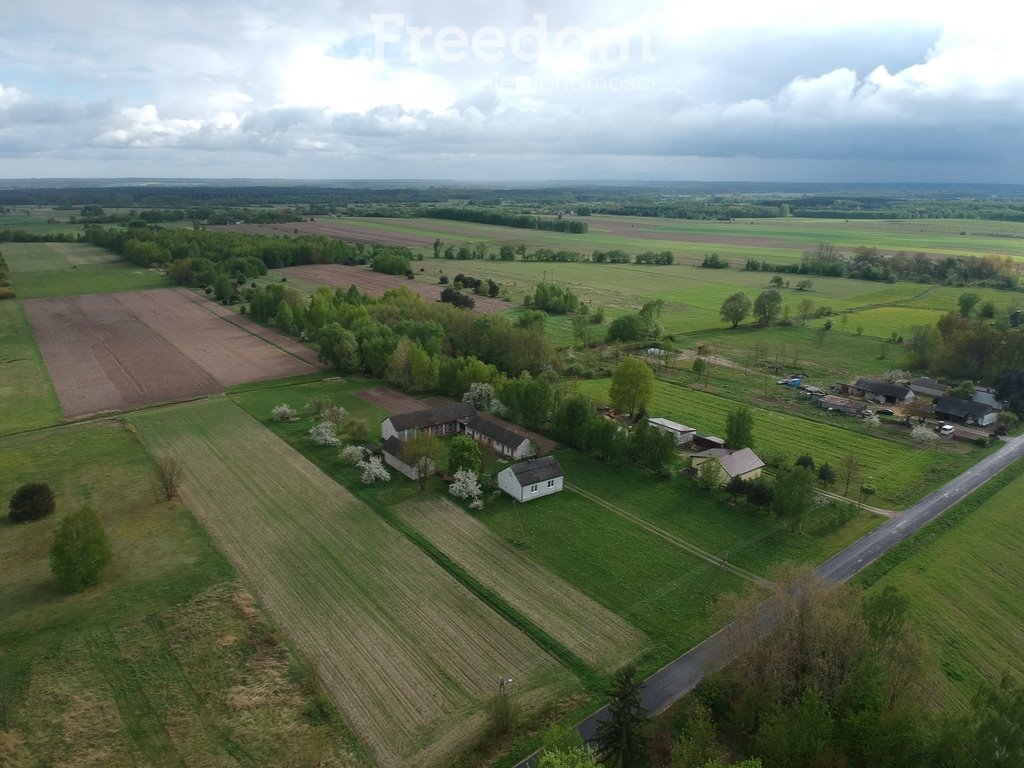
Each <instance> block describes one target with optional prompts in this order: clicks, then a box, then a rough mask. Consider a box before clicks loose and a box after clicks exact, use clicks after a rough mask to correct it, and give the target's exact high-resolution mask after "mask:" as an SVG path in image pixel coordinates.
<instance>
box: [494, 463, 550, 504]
mask: <svg viewBox="0 0 1024 768" xmlns="http://www.w3.org/2000/svg"><path fill="white" fill-rule="evenodd" d="M564 482H565V473H564V472H563V471H562V467H561V466H560V465H559V463H558V460H557V459H556V458H555V457H554V456H544V457H542V458H539V459H533V460H531V461H524V462H523V463H522V464H513V465H512V466H511V467H505V469H503V470H501V472H499V473H498V487H499V488H501V490H503V491H504V492H505V493H507V494H508V495H509V496H511V497H512V498H513V499H515V500H516V501H531V500H533V499H539V498H540V497H541V496H550V495H551V494H552V493H558V492H559V491H561V490H562V486H563V484H564Z"/></svg>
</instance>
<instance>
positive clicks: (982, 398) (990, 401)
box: [971, 387, 1003, 411]
mask: <svg viewBox="0 0 1024 768" xmlns="http://www.w3.org/2000/svg"><path fill="white" fill-rule="evenodd" d="M971 400H973V401H974V402H976V403H982V404H983V405H990V406H992V409H993V410H996V411H999V410H1002V407H1003V404H1002V403H1000V402H999V401H998V400H997V399H996V395H995V392H993V391H992V390H991V389H987V388H985V387H978V388H977V389H975V390H974V397H972V398H971Z"/></svg>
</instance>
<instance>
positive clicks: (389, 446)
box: [380, 437, 437, 480]
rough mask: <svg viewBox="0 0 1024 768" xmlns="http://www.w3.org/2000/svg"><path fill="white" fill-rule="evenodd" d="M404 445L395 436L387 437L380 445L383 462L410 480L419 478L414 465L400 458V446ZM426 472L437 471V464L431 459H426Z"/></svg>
mask: <svg viewBox="0 0 1024 768" xmlns="http://www.w3.org/2000/svg"><path fill="white" fill-rule="evenodd" d="M404 446H405V443H403V442H402V441H401V440H399V439H398V438H397V437H389V438H388V439H387V440H385V441H384V445H382V446H381V449H380V452H381V456H382V457H383V458H384V463H385V464H387V465H388V466H389V467H391V468H392V469H395V470H398V471H399V472H401V473H402V474H403V475H405V476H406V477H408V478H409V479H410V480H419V479H420V474H419V472H418V471H417V470H416V467H414V466H412V465H411V464H406V462H405V459H403V458H402V448H403V447H404ZM427 462H428V465H427V474H428V475H432V474H434V472H436V471H437V465H436V464H435V463H434V460H433V459H427Z"/></svg>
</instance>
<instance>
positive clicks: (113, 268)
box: [0, 243, 172, 299]
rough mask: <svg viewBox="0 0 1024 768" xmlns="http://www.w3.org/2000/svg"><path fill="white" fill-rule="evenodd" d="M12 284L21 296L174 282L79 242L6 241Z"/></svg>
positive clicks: (108, 290)
mask: <svg viewBox="0 0 1024 768" xmlns="http://www.w3.org/2000/svg"><path fill="white" fill-rule="evenodd" d="M0 252H2V253H3V255H4V260H5V261H6V262H7V265H8V266H9V267H10V270H11V284H12V286H13V287H14V290H15V291H16V292H17V294H18V298H21V299H39V298H44V297H46V296H75V295H78V294H83V293H112V292H115V291H137V290H143V289H146V288H166V287H168V286H170V285H172V283H171V281H170V280H168V279H167V278H166V277H164V276H163V275H158V274H157V273H156V272H153V271H152V270H148V269H144V268H143V267H139V266H136V265H134V264H129V263H128V262H125V261H118V260H117V257H116V256H115V255H114V254H111V253H109V252H108V251H105V250H103V249H101V248H96V247H95V246H92V245H83V244H80V243H4V244H3V246H2V247H0Z"/></svg>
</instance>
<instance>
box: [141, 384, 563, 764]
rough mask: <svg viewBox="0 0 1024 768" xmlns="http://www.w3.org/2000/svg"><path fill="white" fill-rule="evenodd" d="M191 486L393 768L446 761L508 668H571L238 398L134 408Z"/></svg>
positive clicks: (221, 539) (476, 724)
mask: <svg viewBox="0 0 1024 768" xmlns="http://www.w3.org/2000/svg"><path fill="white" fill-rule="evenodd" d="M132 420H133V422H135V423H136V424H137V425H138V427H139V429H140V431H141V433H142V436H143V440H144V442H145V443H146V444H147V445H148V446H150V447H151V448H152V449H153V450H154V451H157V452H166V453H169V454H171V455H173V456H175V457H176V458H177V459H178V460H179V461H180V462H181V463H182V464H183V465H184V466H185V468H186V473H187V479H186V482H185V484H184V486H183V490H182V496H183V498H184V499H186V500H187V502H188V503H189V504H190V506H191V507H192V508H193V509H194V510H195V511H196V514H197V515H198V517H199V518H200V520H201V521H202V522H203V523H204V524H205V525H206V526H207V528H208V529H209V531H210V532H211V534H212V535H213V537H214V539H215V540H216V541H217V543H218V544H219V545H220V547H221V548H222V549H223V551H224V552H225V553H226V554H227V556H228V558H229V559H230V560H232V562H233V563H234V564H235V565H236V567H237V568H238V570H239V572H240V573H241V574H242V576H243V577H244V578H245V580H246V582H247V583H248V584H249V585H251V587H252V588H253V589H254V591H255V592H256V593H257V595H258V596H259V597H260V599H261V601H262V602H263V604H264V605H265V606H266V607H267V609H268V610H269V611H270V613H271V615H272V616H274V618H275V620H276V621H277V622H278V623H279V624H280V625H281V626H282V627H283V628H284V629H285V631H286V632H287V633H288V634H289V637H290V638H291V639H292V640H293V642H294V643H295V646H296V647H297V648H298V649H299V650H300V652H302V653H303V655H304V656H305V657H306V658H307V659H308V660H309V661H310V663H311V664H312V666H313V668H314V669H315V670H316V672H317V673H318V675H319V677H320V679H321V681H322V682H323V684H324V686H325V688H326V689H327V690H328V691H329V693H330V694H331V696H332V698H333V699H334V701H335V702H336V704H337V705H338V707H339V709H340V710H341V711H342V712H343V714H344V715H345V716H346V718H347V719H348V721H349V722H350V723H351V724H352V725H353V727H354V728H355V730H356V732H357V733H358V734H359V736H360V737H361V739H362V741H363V742H364V743H365V744H366V745H367V747H368V748H369V749H370V750H371V751H372V752H373V754H374V756H375V759H376V761H377V762H378V764H380V765H382V766H398V765H432V764H444V762H445V760H446V758H448V757H449V756H450V755H451V754H452V752H453V751H455V750H457V749H458V748H460V747H464V746H465V744H466V743H468V742H469V741H471V740H472V738H473V736H474V735H475V734H476V733H477V732H478V731H479V728H480V726H481V724H482V721H483V715H482V713H481V702H482V701H483V700H484V699H486V698H488V697H490V696H492V695H493V694H494V691H495V685H496V680H497V678H498V677H500V676H501V675H502V674H507V673H508V671H509V670H518V669H525V668H530V669H531V670H532V673H531V674H529V675H527V676H526V677H525V678H517V684H519V685H520V687H519V689H518V690H520V691H521V692H522V694H523V697H524V700H532V701H533V702H534V703H539V700H543V699H544V698H545V695H546V694H547V693H552V694H553V693H555V691H556V690H557V693H559V694H561V693H565V692H566V690H567V689H568V688H569V687H571V686H572V685H573V684H574V683H573V679H572V678H571V676H570V675H569V674H568V673H567V672H565V671H564V669H562V668H561V667H559V666H558V665H557V663H555V662H554V661H553V660H549V659H545V657H544V654H543V653H542V652H541V651H540V650H539V649H538V647H537V646H535V645H534V644H533V643H532V642H531V641H530V640H529V639H527V637H526V636H525V635H524V634H523V633H521V632H520V631H518V630H516V629H514V628H513V627H511V626H510V625H509V624H508V623H506V622H505V621H504V620H503V619H502V618H501V617H499V616H498V614H496V613H495V612H493V611H492V610H491V609H490V608H488V607H487V606H486V605H485V604H484V603H482V602H481V601H480V600H478V599H477V598H476V597H475V596H474V595H473V594H472V593H470V592H469V591H468V590H466V589H465V588H464V587H462V586H461V585H460V584H458V582H456V581H455V580H454V579H453V578H452V577H451V576H449V575H448V574H446V573H445V572H444V571H443V570H442V569H441V568H440V567H439V566H437V565H436V564H435V563H433V562H432V561H431V560H430V559H429V558H427V556H426V555H424V554H423V553H422V552H421V551H420V550H419V549H417V548H416V546H415V545H413V544H412V543H411V542H409V541H408V540H406V539H405V538H404V537H403V536H402V535H401V534H399V533H398V532H397V531H396V530H395V529H393V528H392V527H391V526H389V525H388V524H387V523H385V522H384V521H383V520H382V519H380V517H378V516H377V515H376V514H374V513H373V512H372V511H371V510H370V509H369V508H368V507H367V506H366V505H365V504H363V503H362V502H360V501H359V500H357V499H355V498H354V497H353V496H352V495H351V494H350V493H348V492H347V491H346V490H345V489H343V488H342V487H340V486H338V485H337V484H336V483H334V482H333V481H332V480H331V479H330V478H329V477H327V476H326V475H325V474H323V473H322V472H321V471H320V470H319V469H317V468H316V467H315V466H314V465H312V464H311V463H309V462H308V461H307V460H306V459H304V458H303V457H302V456H301V455H300V454H298V453H297V452H296V451H294V450H293V449H292V448H290V447H289V446H288V445H287V444H286V443H284V442H283V441H282V440H280V439H278V438H277V437H275V436H274V435H273V434H272V433H271V432H269V431H268V430H266V429H265V428H264V427H263V426H262V425H260V423H259V422H258V421H256V420H254V419H253V418H252V417H250V416H249V415H247V414H246V413H245V412H244V411H243V410H242V409H241V408H239V407H238V406H236V405H235V404H234V403H232V402H231V401H230V400H228V399H214V400H208V401H205V402H201V403H193V404H189V405H185V406H175V407H169V408H164V409H160V410H157V411H150V412H147V413H140V414H137V415H135V416H133V417H132Z"/></svg>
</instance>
